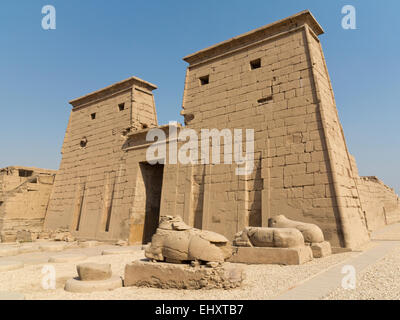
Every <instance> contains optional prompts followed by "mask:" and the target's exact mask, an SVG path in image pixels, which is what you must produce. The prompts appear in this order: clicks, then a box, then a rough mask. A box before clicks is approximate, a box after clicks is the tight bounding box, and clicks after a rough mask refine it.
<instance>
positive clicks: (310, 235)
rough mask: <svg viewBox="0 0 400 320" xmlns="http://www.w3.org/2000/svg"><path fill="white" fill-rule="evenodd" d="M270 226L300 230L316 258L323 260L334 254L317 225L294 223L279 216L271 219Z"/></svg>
mask: <svg viewBox="0 0 400 320" xmlns="http://www.w3.org/2000/svg"><path fill="white" fill-rule="evenodd" d="M268 225H269V226H270V227H274V228H295V229H297V230H299V231H300V232H301V233H302V234H303V237H304V241H305V242H306V244H308V245H310V246H311V250H312V252H313V256H314V258H322V257H324V256H327V255H330V254H331V253H332V249H331V245H330V243H329V242H328V241H325V239H324V234H323V232H322V230H321V229H320V227H318V226H317V225H315V224H312V223H305V222H300V221H294V220H290V219H288V218H286V217H285V216H284V215H279V216H276V217H273V218H270V219H269V220H268ZM282 230H284V229H282Z"/></svg>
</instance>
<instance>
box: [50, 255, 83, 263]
mask: <svg viewBox="0 0 400 320" xmlns="http://www.w3.org/2000/svg"><path fill="white" fill-rule="evenodd" d="M86 258H87V256H85V255H83V254H72V253H71V254H58V255H55V256H52V257H50V258H49V262H50V263H65V262H75V261H82V260H85V259H86Z"/></svg>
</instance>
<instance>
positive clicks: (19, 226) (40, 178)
mask: <svg viewBox="0 0 400 320" xmlns="http://www.w3.org/2000/svg"><path fill="white" fill-rule="evenodd" d="M55 175H56V171H55V170H46V169H38V168H27V167H7V168H4V169H0V233H1V235H2V237H3V236H4V235H6V234H7V235H16V234H17V232H18V231H23V230H26V231H31V232H40V231H41V230H42V228H43V223H44V218H45V214H46V210H47V205H48V202H49V197H50V193H51V190H52V187H53V182H54V177H55Z"/></svg>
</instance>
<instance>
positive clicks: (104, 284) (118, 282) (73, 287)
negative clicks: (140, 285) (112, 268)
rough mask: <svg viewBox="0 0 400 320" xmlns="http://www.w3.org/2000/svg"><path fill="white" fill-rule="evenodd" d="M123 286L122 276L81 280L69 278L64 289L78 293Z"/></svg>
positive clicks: (108, 289)
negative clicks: (98, 279)
mask: <svg viewBox="0 0 400 320" xmlns="http://www.w3.org/2000/svg"><path fill="white" fill-rule="evenodd" d="M121 287H122V279H121V277H118V276H114V277H111V278H110V279H107V280H100V281H81V280H78V279H69V280H68V281H67V282H66V283H65V287H64V290H65V291H69V292H77V293H89V292H96V291H110V290H115V289H118V288H121Z"/></svg>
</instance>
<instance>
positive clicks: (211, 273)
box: [124, 261, 244, 290]
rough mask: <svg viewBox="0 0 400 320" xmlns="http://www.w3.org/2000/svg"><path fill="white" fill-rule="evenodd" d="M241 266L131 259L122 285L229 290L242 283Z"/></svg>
mask: <svg viewBox="0 0 400 320" xmlns="http://www.w3.org/2000/svg"><path fill="white" fill-rule="evenodd" d="M243 280H244V272H243V268H242V267H241V266H237V265H233V264H230V263H223V264H222V265H219V266H218V267H216V268H209V267H206V266H196V267H192V266H190V265H187V264H170V263H163V262H150V261H134V262H132V263H129V264H127V265H126V266H125V279H124V286H125V287H129V286H137V287H153V288H162V289H192V290H193V289H216V288H221V289H222V288H223V289H232V288H236V287H239V286H241V284H242V281H243Z"/></svg>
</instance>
